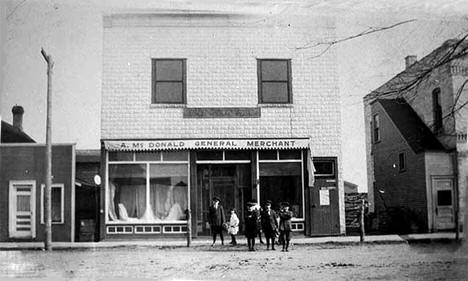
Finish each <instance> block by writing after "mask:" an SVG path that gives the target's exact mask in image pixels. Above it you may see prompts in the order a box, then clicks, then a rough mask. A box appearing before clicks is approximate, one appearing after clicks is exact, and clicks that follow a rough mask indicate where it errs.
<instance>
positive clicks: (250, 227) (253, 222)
mask: <svg viewBox="0 0 468 281" xmlns="http://www.w3.org/2000/svg"><path fill="white" fill-rule="evenodd" d="M258 220H259V217H258V212H257V211H255V210H254V211H247V212H246V213H245V218H244V221H245V231H244V234H245V236H246V237H247V238H255V237H256V236H257V234H258Z"/></svg>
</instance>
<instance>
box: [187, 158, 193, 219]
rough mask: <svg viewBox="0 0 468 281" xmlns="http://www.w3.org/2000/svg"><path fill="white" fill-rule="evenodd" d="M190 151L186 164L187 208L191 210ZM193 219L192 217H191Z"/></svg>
mask: <svg viewBox="0 0 468 281" xmlns="http://www.w3.org/2000/svg"><path fill="white" fill-rule="evenodd" d="M190 154H191V153H190V152H189V153H188V164H187V209H188V210H190V212H192V209H191V205H190V197H191V196H190V190H191V183H192V182H191V180H190V178H191V176H190ZM192 221H193V219H192Z"/></svg>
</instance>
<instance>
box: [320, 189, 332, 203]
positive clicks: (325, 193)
mask: <svg viewBox="0 0 468 281" xmlns="http://www.w3.org/2000/svg"><path fill="white" fill-rule="evenodd" d="M319 197H320V205H321V206H328V205H330V191H329V190H328V189H320V190H319Z"/></svg>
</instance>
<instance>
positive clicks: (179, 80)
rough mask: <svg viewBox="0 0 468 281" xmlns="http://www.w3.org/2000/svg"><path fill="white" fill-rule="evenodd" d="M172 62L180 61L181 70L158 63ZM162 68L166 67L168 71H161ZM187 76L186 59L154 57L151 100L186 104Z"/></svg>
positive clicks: (153, 101)
mask: <svg viewBox="0 0 468 281" xmlns="http://www.w3.org/2000/svg"><path fill="white" fill-rule="evenodd" d="M170 62H180V64H181V65H180V70H178V69H174V68H171V67H167V66H160V67H159V68H158V64H160V65H163V64H167V63H170ZM161 68H165V69H166V70H167V72H164V73H161ZM177 72H180V73H177ZM158 75H159V76H158ZM177 76H180V77H177ZM186 77H187V67H186V59H152V94H151V102H152V103H162V104H185V103H186V92H187V82H186V80H187V79H186Z"/></svg>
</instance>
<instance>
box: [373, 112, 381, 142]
mask: <svg viewBox="0 0 468 281" xmlns="http://www.w3.org/2000/svg"><path fill="white" fill-rule="evenodd" d="M380 127H381V126H380V116H379V114H374V115H372V142H373V143H379V142H381V141H382V137H381V131H380Z"/></svg>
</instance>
